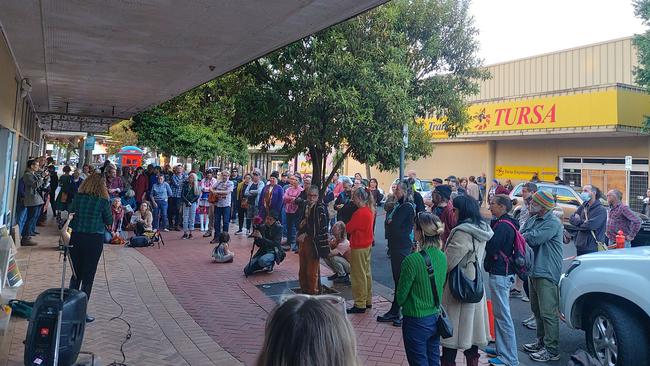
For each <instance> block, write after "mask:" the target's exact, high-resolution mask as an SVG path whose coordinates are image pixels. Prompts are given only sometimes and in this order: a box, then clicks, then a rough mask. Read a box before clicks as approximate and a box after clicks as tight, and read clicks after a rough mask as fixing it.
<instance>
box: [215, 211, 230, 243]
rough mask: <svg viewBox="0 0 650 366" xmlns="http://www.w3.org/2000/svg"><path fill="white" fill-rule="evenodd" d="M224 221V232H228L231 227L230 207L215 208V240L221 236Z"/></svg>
mask: <svg viewBox="0 0 650 366" xmlns="http://www.w3.org/2000/svg"><path fill="white" fill-rule="evenodd" d="M222 221H223V231H224V232H228V228H229V227H230V206H228V207H216V206H215V207H214V238H215V239H218V238H219V235H221V227H222V226H221V222H222Z"/></svg>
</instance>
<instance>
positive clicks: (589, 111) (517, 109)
mask: <svg viewBox="0 0 650 366" xmlns="http://www.w3.org/2000/svg"><path fill="white" fill-rule="evenodd" d="M468 112H469V114H470V116H471V120H470V122H469V124H468V126H467V131H465V133H470V134H476V133H481V132H500V131H510V132H512V131H526V130H540V129H551V128H567V127H587V126H608V125H617V124H621V125H626V126H633V127H641V126H642V125H643V121H644V115H648V114H650V96H649V95H648V94H645V93H641V92H636V91H630V90H624V89H622V88H611V89H610V90H605V91H599V92H591V93H581V94H573V95H561V96H551V97H543V98H535V99H524V100H518V101H508V102H497V103H480V104H472V105H471V106H470V107H469V108H468ZM421 121H422V123H425V125H426V127H427V129H428V130H429V131H430V133H431V137H432V138H434V139H445V138H447V137H448V136H447V132H446V126H445V119H444V118H442V119H436V118H431V119H427V120H421Z"/></svg>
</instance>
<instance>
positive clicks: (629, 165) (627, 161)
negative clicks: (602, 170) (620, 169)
mask: <svg viewBox="0 0 650 366" xmlns="http://www.w3.org/2000/svg"><path fill="white" fill-rule="evenodd" d="M625 170H632V157H631V156H629V155H628V156H626V157H625Z"/></svg>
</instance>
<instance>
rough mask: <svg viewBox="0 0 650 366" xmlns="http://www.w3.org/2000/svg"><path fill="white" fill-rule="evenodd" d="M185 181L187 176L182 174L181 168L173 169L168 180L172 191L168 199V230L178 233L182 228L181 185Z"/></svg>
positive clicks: (178, 166)
mask: <svg viewBox="0 0 650 366" xmlns="http://www.w3.org/2000/svg"><path fill="white" fill-rule="evenodd" d="M186 180H187V175H186V174H185V173H184V172H183V166H182V165H177V166H175V167H174V174H173V175H172V177H171V179H170V180H169V187H171V189H172V195H171V197H169V211H168V212H167V215H168V217H169V229H170V230H176V231H180V230H181V229H180V226H183V200H182V198H181V196H182V194H181V193H182V191H183V184H184V183H185V181H186Z"/></svg>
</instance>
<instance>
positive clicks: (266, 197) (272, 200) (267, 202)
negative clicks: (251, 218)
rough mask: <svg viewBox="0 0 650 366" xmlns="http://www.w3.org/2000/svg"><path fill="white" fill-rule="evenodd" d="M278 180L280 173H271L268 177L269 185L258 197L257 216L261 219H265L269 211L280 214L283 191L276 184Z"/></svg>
mask: <svg viewBox="0 0 650 366" xmlns="http://www.w3.org/2000/svg"><path fill="white" fill-rule="evenodd" d="M279 178H280V173H278V172H277V171H273V172H271V176H270V177H269V184H268V185H266V186H265V187H264V189H263V190H262V193H260V195H259V196H260V197H259V203H258V207H259V213H258V215H259V216H260V217H261V218H265V217H266V215H267V214H268V213H269V212H270V211H271V210H274V211H275V212H278V213H279V214H281V212H282V199H283V197H284V190H283V189H282V187H281V186H280V184H279V183H278V182H279ZM278 218H280V217H278Z"/></svg>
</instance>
